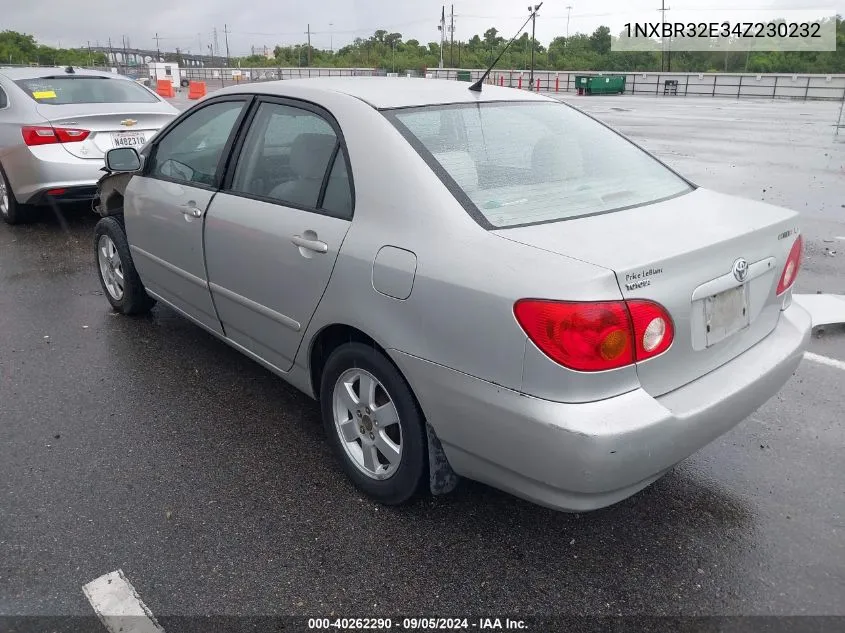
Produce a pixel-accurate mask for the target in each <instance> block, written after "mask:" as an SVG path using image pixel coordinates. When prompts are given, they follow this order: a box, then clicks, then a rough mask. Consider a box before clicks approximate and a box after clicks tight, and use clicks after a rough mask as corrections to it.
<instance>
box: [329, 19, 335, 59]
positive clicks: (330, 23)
mask: <svg viewBox="0 0 845 633" xmlns="http://www.w3.org/2000/svg"><path fill="white" fill-rule="evenodd" d="M333 26H334V22H329V50H331V52H332V54H333V55H334V31H333V30H332V27H333Z"/></svg>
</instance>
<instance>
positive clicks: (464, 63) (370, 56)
mask: <svg viewBox="0 0 845 633" xmlns="http://www.w3.org/2000/svg"><path fill="white" fill-rule="evenodd" d="M613 37H614V36H613V35H611V32H610V29H609V28H608V27H606V26H600V27H599V28H597V29H596V30H595V31H594V32H593V33H591V34H589V35H588V34H584V33H578V34H575V35H572V36H570V37H568V38H567V37H560V36H559V37H555V38H554V39H553V40H552V41H551V42H550V43H549V44H548V46H546V45H543V44H542V43H541V42H539V41H537V42H534V44H533V48H534V66H535V68H537V69H538V70H576V71H579V70H584V71H586V70H596V71H598V70H601V71H610V72H614V71H616V72H634V71H650V72H654V71H660V70H672V71H679V72H750V73H769V72H779V73H845V21H843V19H842V17H841V16H837V18H836V50H835V51H826V52H813V51H796V52H776V51H766V52H751V53H746V52H730V53H725V52H722V51H683V52H681V51H676V52H673V53H671V55H669V56H668V59H664V58H663V57H662V56H661V53H660V52H618V51H611V45H612V42H613ZM506 43H507V39H506V38H504V37H502V36H501V34H500V33H499V31H498V30H497V29H496V28H495V27H491V28H489V29H487V30H486V31H485V32H484V33H483V34H482V35H474V36H472V37H471V38H469V39H468V40H460V41H455V42H454V44H452V43H451V42H446V43H445V45H444V47H443V51H442V57H443V64H444V66H445V67H447V68H485V67H487V66H488V65H490V64H491V63H492V62H493V60H494V59H495V58H496V57H497V56H498V55H499V54H500V53H501V52H502V50H503V48H504V46H505V44H506ZM531 48H532V42H531V38H530V36H529V35H528V33H527V32H526V33H522V34H521V36H520V37H519V38H517V39H516V40H515V41H514V43H513V44H512V45H511V47H510V49H508V51H507V52H506V53H505V54H504V56H503V57H502V59H501V60H500V61H499V63H498V64H497V66H496V67H497V68H498V69H501V70H509V69H525V68H528V67H529V66H530V63H531ZM440 58H441V50H440V43H439V42H428V43H426V44H424V43H422V42H420V41H418V40H415V39H408V40H405V39H404V38H403V36H402V34H401V33H394V32H389V31H386V30H383V29H379V30H377V31H375V32H374V33H373V35H371V36H370V37H368V38H356V39H355V40H354V41H353V42H352V43H351V44H349V45H347V46H343V47H341V48H339V49H338V50H336V51H331V50H325V49H320V48H316V47H309V46H308V45H307V44H295V45H292V46H276V47H275V48H274V49H273V56H272V57H271V58H267V57H265V56H263V55H252V56H247V57H234V58H231V59H230V60H229V61H230V64H231V65H233V66H243V67H257V66H262V67H276V66H281V67H291V66H309V65H310V66H313V67H335V68H344V67H345V68H349V67H359V68H378V69H382V70H385V71H387V72H398V73H404V72H407V71H415V72H423V71H425V70H426V69H429V68H437V67H438V66H439V64H440ZM166 59H168V60H169V61H178V59H177V56H176V55H175V54H168V55H167V57H166ZM7 61H8V62H9V63H14V64H40V65H50V64H54V65H66V64H72V65H76V66H89V65H97V66H102V65H107V64H108V58H107V57H106V56H105V55H103V54H98V53H90V52H89V51H88V49H86V48H81V49H59V48H51V47H48V46H44V45H40V44H38V43H37V42H36V40H35V38H34V37H33V36H32V35H25V34H22V33H16V32H14V31H4V32H2V33H0V64H3V63H6V62H7ZM667 66H668V68H667Z"/></svg>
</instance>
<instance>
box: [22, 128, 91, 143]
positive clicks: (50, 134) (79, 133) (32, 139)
mask: <svg viewBox="0 0 845 633" xmlns="http://www.w3.org/2000/svg"><path fill="white" fill-rule="evenodd" d="M21 134H23V142H24V143H26V144H27V145H29V146H32V145H50V144H51V143H76V142H78V141H84V140H85V139H86V138H88V135H89V134H91V132H90V130H78V129H75V128H67V127H50V126H49V125H25V126H23V127H22V128H21Z"/></svg>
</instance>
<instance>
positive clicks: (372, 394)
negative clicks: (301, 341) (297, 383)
mask: <svg viewBox="0 0 845 633" xmlns="http://www.w3.org/2000/svg"><path fill="white" fill-rule="evenodd" d="M320 405H321V408H322V413H323V425H324V427H325V430H326V435H327V436H328V440H329V443H330V444H331V445H332V448H333V449H334V452H335V454H336V456H337V457H338V458H339V459H340V461H341V464H342V465H343V469H344V471H346V474H347V475H348V476H349V478H350V479H352V481H353V482H354V483H355V485H356V486H357V487H358V488H359V489H361V490H362V491H363V492H365V493H366V494H367V495H369V496H370V497H372V498H373V499H375V500H376V501H379V502H381V503H385V504H389V505H398V504H400V503H404V502H405V501H408V500H409V499H411V498H412V497H413V496H414V495H415V494H416V493H417V492H418V491H419V490H420V488H421V485H422V481H423V477H424V475H426V474H427V472H428V471H427V461H426V456H427V447H428V445H427V441H426V434H425V420H424V419H423V416H422V414H421V412H420V410H419V408H418V407H417V404H416V400H415V399H414V396H413V394H412V393H411V389H410V387H408V385H407V383H406V382H405V379H404V378H403V377H402V375H401V374H400V373H399V371H398V370H397V369H396V368H395V367H394V366H393V364H392V363H391V362H390V361H389V360H388V359H387V358H386V357H385V356H384V355H383V354H382V353H380V352H379V351H377V350H376V349H374V348H373V347H371V346H367V345H363V344H361V343H347V344H345V345H342V346H340V347H338V348H337V349H336V350H335V351H334V352H332V354H331V356H329V358H328V360H327V361H326V366H325V368H324V370H323V377H322V380H321V387H320Z"/></svg>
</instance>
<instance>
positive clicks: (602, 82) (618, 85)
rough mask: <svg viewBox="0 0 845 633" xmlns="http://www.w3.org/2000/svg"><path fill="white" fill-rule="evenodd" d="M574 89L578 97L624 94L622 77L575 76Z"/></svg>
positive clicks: (623, 79)
mask: <svg viewBox="0 0 845 633" xmlns="http://www.w3.org/2000/svg"><path fill="white" fill-rule="evenodd" d="M575 88H576V89H577V91H578V94H579V95H583V94H587V95H612V94H622V93H623V92H625V76H624V75H599V76H587V75H577V76H576V77H575Z"/></svg>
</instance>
